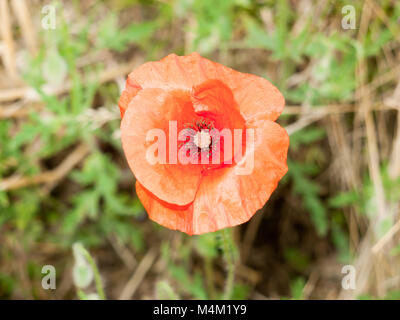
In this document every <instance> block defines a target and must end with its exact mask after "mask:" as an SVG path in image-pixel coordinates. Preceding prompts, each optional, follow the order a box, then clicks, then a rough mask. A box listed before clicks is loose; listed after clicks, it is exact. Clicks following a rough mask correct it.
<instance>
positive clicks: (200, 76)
mask: <svg viewBox="0 0 400 320" xmlns="http://www.w3.org/2000/svg"><path fill="white" fill-rule="evenodd" d="M129 79H131V80H133V81H135V82H136V83H138V84H139V85H140V86H141V87H142V88H164V89H176V88H180V89H187V90H190V89H191V88H192V87H193V86H197V85H199V84H201V83H202V82H204V81H206V80H208V79H218V80H220V81H222V82H223V83H225V84H226V85H227V86H228V87H229V88H230V89H231V90H232V93H233V96H234V98H235V100H236V102H237V104H238V106H239V109H240V112H241V114H242V115H243V117H244V118H245V120H246V121H252V120H254V119H264V120H271V121H274V120H276V119H277V118H278V116H279V115H280V114H281V112H282V110H283V107H284V105H285V99H284V97H283V95H282V94H281V93H280V92H279V90H278V89H277V88H276V87H275V86H273V85H272V84H271V83H270V82H269V81H268V80H266V79H264V78H261V77H258V76H256V75H252V74H247V73H242V72H238V71H236V70H233V69H231V68H228V67H225V66H224V65H221V64H219V63H216V62H213V61H210V60H208V59H205V58H203V57H201V56H200V55H199V54H198V53H197V52H194V53H192V54H190V55H187V56H177V55H175V54H170V55H168V56H166V57H165V58H163V59H162V60H160V61H154V62H147V63H145V64H143V65H141V66H140V67H138V68H137V69H135V70H134V71H133V72H131V74H130V75H129Z"/></svg>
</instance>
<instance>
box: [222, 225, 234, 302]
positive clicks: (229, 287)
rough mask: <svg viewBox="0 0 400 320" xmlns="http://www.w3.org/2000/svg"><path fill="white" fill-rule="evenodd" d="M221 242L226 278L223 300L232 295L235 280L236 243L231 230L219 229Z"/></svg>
mask: <svg viewBox="0 0 400 320" xmlns="http://www.w3.org/2000/svg"><path fill="white" fill-rule="evenodd" d="M221 242H222V250H223V252H224V260H225V264H226V272H227V274H228V275H227V278H226V282H225V288H224V293H223V295H222V299H223V300H228V299H230V298H231V296H232V292H233V284H234V281H235V267H236V263H235V260H236V259H235V249H236V245H235V243H234V241H233V238H232V230H231V229H229V228H227V229H223V230H221Z"/></svg>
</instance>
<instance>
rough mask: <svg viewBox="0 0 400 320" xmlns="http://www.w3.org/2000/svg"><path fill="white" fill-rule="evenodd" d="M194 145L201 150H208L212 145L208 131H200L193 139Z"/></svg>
mask: <svg viewBox="0 0 400 320" xmlns="http://www.w3.org/2000/svg"><path fill="white" fill-rule="evenodd" d="M193 142H194V144H195V145H196V146H197V147H198V148H200V149H208V147H209V146H210V144H211V136H210V133H209V132H208V130H201V131H198V132H197V133H196V134H195V135H194V137H193Z"/></svg>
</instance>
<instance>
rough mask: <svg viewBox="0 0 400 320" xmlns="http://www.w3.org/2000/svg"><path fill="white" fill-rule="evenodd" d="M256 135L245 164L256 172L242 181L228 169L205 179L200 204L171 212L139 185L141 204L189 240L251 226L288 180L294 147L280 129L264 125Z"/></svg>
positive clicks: (261, 123)
mask: <svg viewBox="0 0 400 320" xmlns="http://www.w3.org/2000/svg"><path fill="white" fill-rule="evenodd" d="M254 129H255V142H254V146H253V147H251V146H249V147H248V148H247V149H246V154H245V155H244V156H243V158H242V161H241V163H240V165H241V167H246V166H247V165H249V164H251V162H252V161H254V166H253V170H252V172H251V173H250V174H248V175H238V174H237V173H238V172H237V167H227V168H223V169H219V170H215V171H213V172H212V174H209V175H206V176H203V178H202V181H201V183H200V186H199V190H198V191H197V194H196V199H195V200H194V202H193V203H192V204H190V205H188V206H186V207H180V208H177V207H174V206H172V207H171V206H170V205H169V204H168V203H164V202H162V201H160V200H159V199H157V198H156V197H154V196H153V195H152V194H151V193H149V192H145V190H143V188H141V187H140V185H139V184H137V185H136V190H137V192H138V196H139V199H140V200H141V201H142V203H143V206H144V208H145V209H146V211H147V212H148V214H149V217H150V218H151V219H152V220H153V221H155V222H157V223H159V224H161V225H163V226H165V227H168V228H170V229H173V230H180V231H182V232H185V233H188V234H202V233H206V232H213V231H216V230H219V229H222V228H226V227H231V226H235V225H238V224H241V223H244V222H246V221H248V220H249V219H250V218H251V217H252V216H253V215H254V214H255V213H256V211H257V210H258V209H261V208H262V207H263V205H264V204H265V202H266V201H267V200H268V199H269V197H270V195H271V193H272V192H273V191H274V190H275V188H276V187H277V185H278V182H279V180H280V179H281V178H282V177H283V176H284V175H285V174H286V172H287V164H286V156H287V150H288V147H289V137H288V135H287V133H286V131H285V129H283V128H282V127H281V126H279V125H278V124H277V123H275V122H272V121H268V120H259V121H257V127H256V128H254ZM138 185H139V187H138Z"/></svg>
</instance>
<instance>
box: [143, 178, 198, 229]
mask: <svg viewBox="0 0 400 320" xmlns="http://www.w3.org/2000/svg"><path fill="white" fill-rule="evenodd" d="M136 194H137V196H138V198H139V200H140V202H141V203H142V205H143V207H144V208H145V209H146V212H147V214H148V215H149V218H150V219H151V220H153V221H155V222H157V223H158V224H160V225H162V226H164V227H166V228H169V229H172V230H180V231H182V232H185V233H187V234H190V235H192V234H193V231H192V230H193V223H192V220H193V219H192V217H193V214H192V212H193V205H192V204H189V205H187V206H176V205H171V204H168V203H166V202H164V201H161V200H160V199H157V197H155V196H154V195H153V194H152V193H151V192H149V191H148V190H146V188H144V187H143V186H142V185H141V184H140V183H139V182H138V181H136Z"/></svg>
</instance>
